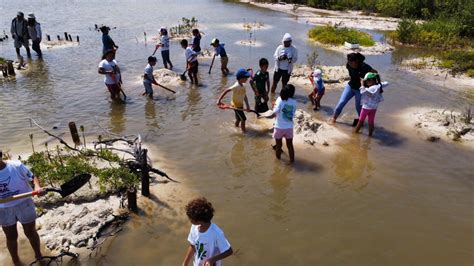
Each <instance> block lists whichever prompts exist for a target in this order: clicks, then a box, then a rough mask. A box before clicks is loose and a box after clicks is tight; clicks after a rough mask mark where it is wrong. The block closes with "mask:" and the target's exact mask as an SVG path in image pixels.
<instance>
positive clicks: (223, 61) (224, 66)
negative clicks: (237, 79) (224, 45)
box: [221, 56, 229, 68]
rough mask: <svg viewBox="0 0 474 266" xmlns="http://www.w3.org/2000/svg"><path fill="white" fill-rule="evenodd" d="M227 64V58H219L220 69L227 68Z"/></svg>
mask: <svg viewBox="0 0 474 266" xmlns="http://www.w3.org/2000/svg"><path fill="white" fill-rule="evenodd" d="M228 63H229V57H227V56H221V67H223V68H227V64H228Z"/></svg>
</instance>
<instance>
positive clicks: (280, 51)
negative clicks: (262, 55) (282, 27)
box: [271, 33, 298, 93]
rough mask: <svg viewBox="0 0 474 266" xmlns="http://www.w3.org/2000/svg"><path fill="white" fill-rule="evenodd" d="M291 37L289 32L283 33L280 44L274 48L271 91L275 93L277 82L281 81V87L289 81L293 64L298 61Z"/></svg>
mask: <svg viewBox="0 0 474 266" xmlns="http://www.w3.org/2000/svg"><path fill="white" fill-rule="evenodd" d="M292 42H293V39H292V37H291V35H290V34H289V33H285V35H283V40H282V44H280V45H279V46H278V47H277V49H276V50H275V54H274V55H273V58H274V59H275V70H274V72H273V84H272V89H271V92H272V93H275V91H276V87H277V85H278V82H280V79H281V83H282V88H283V87H285V86H286V84H288V81H290V76H291V72H292V71H293V65H294V64H295V63H296V61H298V50H297V49H296V47H294V46H293V44H292Z"/></svg>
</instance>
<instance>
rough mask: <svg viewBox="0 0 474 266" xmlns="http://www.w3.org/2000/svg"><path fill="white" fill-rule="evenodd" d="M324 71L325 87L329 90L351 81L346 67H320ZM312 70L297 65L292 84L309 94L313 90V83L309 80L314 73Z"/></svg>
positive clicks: (292, 76) (294, 69) (291, 80)
mask: <svg viewBox="0 0 474 266" xmlns="http://www.w3.org/2000/svg"><path fill="white" fill-rule="evenodd" d="M318 67H320V68H321V70H322V71H323V81H324V82H325V83H324V86H325V87H326V89H327V90H331V89H334V88H336V86H340V85H341V84H342V83H343V82H344V81H345V80H348V79H349V74H348V73H347V69H346V67H345V66H318ZM312 71H313V70H312V69H311V68H310V67H308V66H306V65H295V67H294V68H293V72H292V73H291V79H290V83H291V84H293V85H295V86H297V87H298V88H300V87H302V88H305V89H307V91H308V92H310V91H311V90H312V86H311V82H310V80H309V78H308V76H309V75H311V73H312Z"/></svg>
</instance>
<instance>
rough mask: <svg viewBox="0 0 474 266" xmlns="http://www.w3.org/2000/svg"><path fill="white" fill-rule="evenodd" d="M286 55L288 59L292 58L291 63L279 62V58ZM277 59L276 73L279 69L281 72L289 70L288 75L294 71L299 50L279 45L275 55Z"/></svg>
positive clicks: (291, 46) (286, 61)
mask: <svg viewBox="0 0 474 266" xmlns="http://www.w3.org/2000/svg"><path fill="white" fill-rule="evenodd" d="M282 55H286V56H287V57H288V58H291V63H290V62H289V61H288V60H281V61H280V60H278V57H280V56H282ZM273 57H274V59H275V72H276V71H278V69H281V70H288V73H291V72H292V71H293V65H294V64H295V63H296V61H297V60H298V50H296V48H295V47H294V46H293V45H290V47H285V46H284V45H279V46H278V47H277V49H276V50H275V54H274V55H273Z"/></svg>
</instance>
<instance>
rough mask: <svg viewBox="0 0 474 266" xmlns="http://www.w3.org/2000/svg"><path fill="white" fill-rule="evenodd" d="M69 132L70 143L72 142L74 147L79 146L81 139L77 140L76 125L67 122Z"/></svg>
mask: <svg viewBox="0 0 474 266" xmlns="http://www.w3.org/2000/svg"><path fill="white" fill-rule="evenodd" d="M69 131H71V137H72V141H74V144H75V145H76V146H79V144H81V139H80V138H79V133H77V127H76V123H74V122H69Z"/></svg>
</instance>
